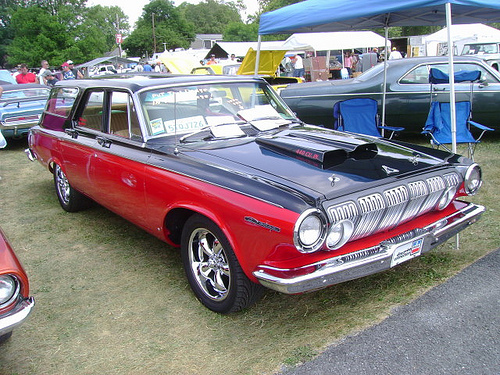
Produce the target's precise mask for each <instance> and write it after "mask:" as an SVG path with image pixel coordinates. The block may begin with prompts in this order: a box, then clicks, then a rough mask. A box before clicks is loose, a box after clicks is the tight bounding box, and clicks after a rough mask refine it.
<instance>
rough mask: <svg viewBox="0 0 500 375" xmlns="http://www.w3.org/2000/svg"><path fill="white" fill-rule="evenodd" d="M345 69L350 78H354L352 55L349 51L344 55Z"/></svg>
mask: <svg viewBox="0 0 500 375" xmlns="http://www.w3.org/2000/svg"><path fill="white" fill-rule="evenodd" d="M344 68H346V69H347V74H348V76H349V78H350V77H351V76H352V55H351V52H349V51H347V52H346V53H345V55H344Z"/></svg>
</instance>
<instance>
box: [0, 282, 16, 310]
mask: <svg viewBox="0 0 500 375" xmlns="http://www.w3.org/2000/svg"><path fill="white" fill-rule="evenodd" d="M16 289H17V283H16V280H15V279H14V278H13V277H12V276H8V275H1V276H0V306H1V305H3V304H4V303H6V302H9V301H10V300H11V299H12V298H13V297H14V296H15V294H16V293H17V290H16Z"/></svg>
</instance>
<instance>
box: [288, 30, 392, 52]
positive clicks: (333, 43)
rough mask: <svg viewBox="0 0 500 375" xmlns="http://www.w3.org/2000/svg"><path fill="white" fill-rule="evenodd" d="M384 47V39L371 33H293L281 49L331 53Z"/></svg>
mask: <svg viewBox="0 0 500 375" xmlns="http://www.w3.org/2000/svg"><path fill="white" fill-rule="evenodd" d="M384 45H385V38H384V37H383V36H380V35H378V34H376V33H374V32H373V31H339V32H325V33H295V34H293V35H292V36H290V37H289V38H288V39H287V40H286V41H285V43H284V44H283V46H282V47H283V48H282V49H287V50H310V49H313V50H315V51H331V50H349V49H354V48H373V47H382V46H384Z"/></svg>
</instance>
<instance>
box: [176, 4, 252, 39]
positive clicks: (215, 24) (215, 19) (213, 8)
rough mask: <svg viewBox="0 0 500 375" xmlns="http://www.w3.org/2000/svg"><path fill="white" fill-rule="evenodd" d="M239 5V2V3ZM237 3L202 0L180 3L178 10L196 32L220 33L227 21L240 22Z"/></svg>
mask: <svg viewBox="0 0 500 375" xmlns="http://www.w3.org/2000/svg"><path fill="white" fill-rule="evenodd" d="M240 6H241V4H240ZM239 9H241V8H238V5H237V4H235V3H233V2H222V1H221V0H204V1H202V2H201V3H199V4H189V3H182V4H181V5H180V6H179V10H180V11H181V12H182V13H183V14H184V16H185V17H186V20H187V21H189V22H191V23H192V24H193V26H194V27H195V29H196V32H197V33H198V34H222V33H223V32H224V29H225V28H226V27H227V25H228V24H229V23H232V22H240V23H242V21H241V16H240V14H239Z"/></svg>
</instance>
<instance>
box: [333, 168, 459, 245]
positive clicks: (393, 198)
mask: <svg viewBox="0 0 500 375" xmlns="http://www.w3.org/2000/svg"><path fill="white" fill-rule="evenodd" d="M460 182H461V180H460V178H459V176H458V174H457V173H455V172H453V173H448V174H445V175H444V176H432V177H429V178H425V179H422V180H417V181H411V182H408V183H407V184H401V185H398V186H396V187H391V188H389V189H386V190H383V191H381V192H372V193H370V194H367V195H363V196H360V197H358V198H356V199H354V200H349V201H346V202H343V203H340V204H335V205H332V206H330V207H328V209H327V211H328V214H329V217H330V220H331V221H332V223H337V222H339V221H342V220H350V221H352V222H353V223H354V227H355V229H354V233H353V235H352V237H351V240H355V239H359V238H363V237H367V236H369V235H371V234H374V233H377V232H381V231H384V230H388V229H391V228H395V227H396V226H398V225H399V224H402V223H404V222H407V221H410V220H412V219H414V218H416V217H418V216H421V215H423V214H425V213H427V212H429V211H431V210H433V209H435V207H436V206H437V204H438V202H439V200H440V199H441V197H442V195H443V194H444V193H445V191H446V189H447V188H448V187H454V188H458V186H459V184H460Z"/></svg>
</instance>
